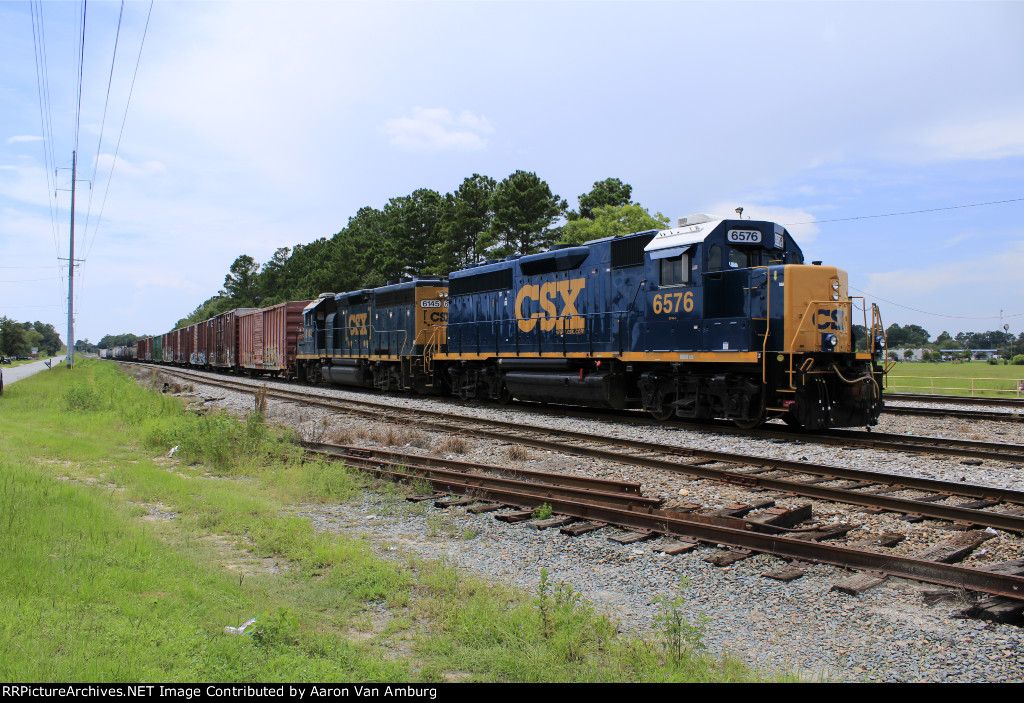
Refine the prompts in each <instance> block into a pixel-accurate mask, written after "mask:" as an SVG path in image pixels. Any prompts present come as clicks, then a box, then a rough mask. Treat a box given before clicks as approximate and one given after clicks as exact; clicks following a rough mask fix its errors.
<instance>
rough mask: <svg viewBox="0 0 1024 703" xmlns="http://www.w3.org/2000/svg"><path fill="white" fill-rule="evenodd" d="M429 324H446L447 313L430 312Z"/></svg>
mask: <svg viewBox="0 0 1024 703" xmlns="http://www.w3.org/2000/svg"><path fill="white" fill-rule="evenodd" d="M430 321H431V322H448V313H446V312H432V313H430Z"/></svg>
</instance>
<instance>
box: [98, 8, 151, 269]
mask: <svg viewBox="0 0 1024 703" xmlns="http://www.w3.org/2000/svg"><path fill="white" fill-rule="evenodd" d="M152 16H153V0H150V2H149V12H148V13H147V14H146V26H145V28H143V30H142V41H141V42H139V56H138V58H136V60H135V72H134V73H133V74H132V85H131V87H130V88H129V89H128V101H127V102H126V103H125V106H124V117H123V118H122V120H121V131H120V132H119V133H118V135H117V146H116V147H114V158H113V159H111V161H110V174H109V175H108V176H107V186H106V188H105V189H104V190H103V202H102V204H101V205H100V214H99V215H97V217H96V226H95V227H94V228H93V234H92V241H91V242H90V243H89V249H88V250H87V251H86V253H85V258H86V259H88V258H89V254H91V253H92V247H93V245H94V244H95V243H96V236H97V234H98V233H99V229H100V222H102V220H103V211H104V209H105V208H106V207H107V195H108V194H109V193H110V181H111V180H113V176H114V166H115V165H116V164H117V155H118V153H119V152H120V150H121V137H123V136H124V126H125V123H126V122H127V121H128V108H129V107H130V106H131V103H132V93H133V92H134V91H135V79H136V78H137V77H138V75H139V64H140V63H142V48H143V47H144V46H145V45H146V34H147V32H149V20H150V18H151V17H152ZM88 234H89V232H88V230H87V231H86V236H87V237H88Z"/></svg>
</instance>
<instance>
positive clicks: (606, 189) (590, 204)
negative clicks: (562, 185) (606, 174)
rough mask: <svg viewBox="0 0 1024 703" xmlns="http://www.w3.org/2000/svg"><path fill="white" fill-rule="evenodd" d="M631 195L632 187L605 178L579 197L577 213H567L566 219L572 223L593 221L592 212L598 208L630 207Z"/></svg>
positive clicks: (631, 202)
mask: <svg viewBox="0 0 1024 703" xmlns="http://www.w3.org/2000/svg"><path fill="white" fill-rule="evenodd" d="M632 194H633V186H631V185H629V184H628V183H623V182H622V181H620V180H619V179H618V178H606V179H604V180H603V181H596V182H595V183H594V187H593V188H591V189H590V192H589V193H584V194H583V195H581V196H580V197H579V204H580V210H579V212H578V213H577V212H572V211H570V212H568V213H567V214H566V218H567V219H568V220H569V221H570V222H572V221H574V220H579V219H590V220H592V219H594V210H596V209H597V208H599V207H618V206H621V205H632V204H633V201H632V200H630V197H632Z"/></svg>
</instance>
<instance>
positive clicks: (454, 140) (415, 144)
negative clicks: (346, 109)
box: [380, 107, 494, 151]
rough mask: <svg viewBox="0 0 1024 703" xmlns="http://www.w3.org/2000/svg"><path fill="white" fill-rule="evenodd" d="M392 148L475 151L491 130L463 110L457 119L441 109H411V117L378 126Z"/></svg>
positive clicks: (480, 118)
mask: <svg viewBox="0 0 1024 703" xmlns="http://www.w3.org/2000/svg"><path fill="white" fill-rule="evenodd" d="M380 129H381V131H382V132H384V134H386V135H388V136H389V137H390V140H389V141H390V142H391V144H393V145H394V146H397V147H400V148H403V149H413V150H436V151H442V150H448V149H455V150H459V151H476V150H479V149H482V148H484V147H485V146H486V145H487V139H486V138H485V135H488V134H490V133H492V132H493V131H494V128H493V127H492V126H491V123H490V122H489V121H488V120H487V118H486V117H481V116H478V115H474V114H473V113H472V112H470V111H468V110H463V111H462V112H461V113H460V114H459V116H458V117H454V116H452V113H451V112H450V111H449V110H446V109H445V108H443V107H430V108H424V107H414V108H413V109H412V117H396V118H393V119H390V120H386V121H385V122H384V124H382V125H381V127H380Z"/></svg>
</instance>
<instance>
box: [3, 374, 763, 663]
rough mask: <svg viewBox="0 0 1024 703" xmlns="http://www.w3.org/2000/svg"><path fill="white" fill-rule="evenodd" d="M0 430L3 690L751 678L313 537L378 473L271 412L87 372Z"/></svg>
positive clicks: (457, 578)
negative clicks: (354, 465)
mask: <svg viewBox="0 0 1024 703" xmlns="http://www.w3.org/2000/svg"><path fill="white" fill-rule="evenodd" d="M0 426H2V427H3V428H4V432H3V433H0V516H2V518H0V526H2V527H3V529H4V535H5V538H4V539H3V540H0V563H3V564H4V566H5V574H4V578H3V579H0V633H3V636H2V637H0V678H2V679H3V680H7V681H146V680H161V681H206V680H209V681H229V682H235V681H238V682H241V681H284V680H288V681H331V680H333V681H354V680H356V681H396V682H397V681H443V680H476V681H644V680H647V681H650V680H669V681H672V680H733V681H736V680H750V679H751V678H753V675H752V674H751V673H750V672H749V671H746V670H744V669H742V668H739V667H737V666H735V665H734V663H732V662H721V661H713V660H710V659H707V658H706V657H704V656H702V655H700V654H699V653H695V654H694V655H693V656H690V657H688V658H686V659H685V663H674V662H672V663H670V662H667V658H666V657H664V656H663V654H662V650H661V646H660V645H659V644H658V643H648V642H644V641H641V640H636V639H630V638H627V637H624V636H622V635H620V634H618V633H617V631H616V628H615V626H614V624H613V623H611V622H610V621H609V620H608V619H606V618H603V617H601V616H598V615H597V614H595V613H594V612H593V610H592V609H591V607H590V606H589V605H587V604H586V603H585V602H584V601H583V600H582V599H581V598H580V596H579V594H578V593H575V592H573V591H572V590H571V589H568V588H567V587H564V586H561V585H558V584H546V585H545V587H544V592H543V593H542V594H538V597H537V598H534V599H531V598H530V597H528V596H524V595H523V594H521V593H518V592H516V591H514V590H512V589H509V588H506V587H504V586H500V585H495V584H485V583H483V582H481V581H479V580H476V579H472V578H467V577H464V576H462V575H460V574H459V573H458V572H457V571H455V570H454V569H453V568H451V567H449V566H448V565H446V564H444V563H437V562H422V561H418V560H412V561H410V562H409V563H408V564H407V565H406V564H397V563H395V562H393V561H387V560H384V559H381V558H379V557H377V556H376V555H375V553H374V545H373V538H372V536H370V535H368V536H367V538H366V539H349V538H344V537H339V536H337V535H335V534H328V533H324V532H318V531H316V530H314V528H313V525H312V524H311V523H310V521H309V520H308V519H306V518H305V517H301V516H299V515H298V514H297V513H298V512H299V511H300V510H301V509H302V508H304V507H309V506H310V505H311V504H327V505H330V504H336V503H339V502H343V501H347V500H350V499H351V498H353V497H355V496H358V495H360V494H361V492H362V491H363V490H365V482H364V479H363V477H362V475H361V474H359V473H356V472H353V471H351V470H349V469H347V468H346V467H344V466H343V465H341V464H339V463H328V462H321V461H315V460H310V459H307V458H306V457H305V456H304V455H303V454H302V452H301V451H300V450H299V449H298V448H297V447H296V446H295V444H294V443H293V441H292V440H293V439H294V433H292V432H290V431H287V430H281V429H279V428H274V427H271V426H269V425H268V424H267V423H266V422H265V419H264V416H263V414H262V413H260V412H257V411H255V410H254V411H253V412H251V413H250V414H249V415H248V416H246V417H245V418H244V419H241V420H239V419H236V418H233V417H229V416H227V415H222V414H198V413H193V412H188V411H187V410H185V409H184V408H183V407H182V404H181V402H180V401H179V400H178V399H176V398H172V397H168V396H166V395H162V394H158V393H151V392H148V391H145V390H143V389H142V388H140V387H138V386H137V385H136V384H135V383H134V382H132V381H131V380H130V379H128V378H126V377H125V376H123V375H121V374H120V373H119V372H117V370H116V366H115V365H114V364H112V363H100V362H93V363H86V362H83V363H81V364H80V365H79V366H78V367H77V368H76V369H75V370H74V371H70V372H69V371H67V370H65V369H54V370H53V371H50V372H46V373H44V374H40V375H39V376H37V377H33V378H31V379H26V380H24V381H20V382H19V383H18V384H16V385H12V386H11V388H10V390H9V392H8V393H6V394H5V395H4V396H3V398H2V399H0ZM174 447H177V449H176V450H175V451H174V452H173V456H171V457H168V456H167V455H168V454H170V453H171V450H172V449H173V448H174ZM154 457H155V458H154ZM398 500H400V499H397V498H396V501H398ZM460 536H461V537H462V538H470V537H471V536H470V535H468V534H456V535H454V538H459V537H460ZM545 577H546V575H545ZM252 617H255V618H256V623H255V625H254V626H253V628H252V629H249V628H247V630H246V632H247V633H250V632H251V633H252V634H244V635H241V636H239V635H234V634H227V633H225V631H224V627H225V626H226V625H231V626H235V627H237V626H240V625H242V624H243V623H244V622H246V621H247V620H249V619H250V618H252Z"/></svg>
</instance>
